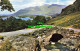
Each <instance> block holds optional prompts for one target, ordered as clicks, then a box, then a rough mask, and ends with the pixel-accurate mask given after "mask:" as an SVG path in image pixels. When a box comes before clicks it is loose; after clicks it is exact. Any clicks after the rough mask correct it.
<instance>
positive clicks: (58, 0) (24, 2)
mask: <svg viewBox="0 0 80 51" xmlns="http://www.w3.org/2000/svg"><path fill="white" fill-rule="evenodd" d="M74 1H75V0H10V2H11V3H12V5H13V7H14V9H15V10H16V11H15V12H17V11H18V10H20V9H24V8H27V7H34V6H42V5H44V4H59V5H69V4H72V3H73V2H74ZM5 12H7V13H5ZM3 13H5V14H9V13H11V12H8V11H3V12H1V11H0V14H3ZM12 13H14V12H12ZM12 13H11V14H12Z"/></svg>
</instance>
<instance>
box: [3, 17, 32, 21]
mask: <svg viewBox="0 0 80 51" xmlns="http://www.w3.org/2000/svg"><path fill="white" fill-rule="evenodd" d="M7 18H9V17H2V19H3V20H5V19H7ZM15 18H16V19H21V20H25V21H27V20H29V19H30V20H33V19H32V18H30V17H24V18H21V17H15Z"/></svg>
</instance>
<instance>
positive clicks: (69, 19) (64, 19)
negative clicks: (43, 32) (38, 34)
mask: <svg viewBox="0 0 80 51" xmlns="http://www.w3.org/2000/svg"><path fill="white" fill-rule="evenodd" d="M46 24H49V25H51V24H54V25H55V26H63V27H74V28H80V12H76V13H72V14H69V15H64V16H57V17H56V18H53V19H51V20H49V21H47V22H46Z"/></svg>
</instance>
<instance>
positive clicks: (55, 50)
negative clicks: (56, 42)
mask: <svg viewBox="0 0 80 51" xmlns="http://www.w3.org/2000/svg"><path fill="white" fill-rule="evenodd" d="M51 51H60V49H52V50H51Z"/></svg>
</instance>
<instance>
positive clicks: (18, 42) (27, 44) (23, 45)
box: [12, 36, 36, 51]
mask: <svg viewBox="0 0 80 51" xmlns="http://www.w3.org/2000/svg"><path fill="white" fill-rule="evenodd" d="M35 44H36V42H35V38H26V37H23V36H22V37H18V38H16V39H15V40H14V41H13V42H12V47H13V48H15V49H16V50H18V51H32V50H34V51H35V49H36V45H35Z"/></svg>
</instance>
